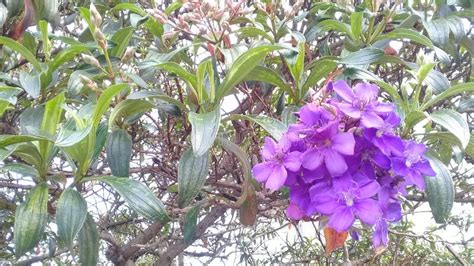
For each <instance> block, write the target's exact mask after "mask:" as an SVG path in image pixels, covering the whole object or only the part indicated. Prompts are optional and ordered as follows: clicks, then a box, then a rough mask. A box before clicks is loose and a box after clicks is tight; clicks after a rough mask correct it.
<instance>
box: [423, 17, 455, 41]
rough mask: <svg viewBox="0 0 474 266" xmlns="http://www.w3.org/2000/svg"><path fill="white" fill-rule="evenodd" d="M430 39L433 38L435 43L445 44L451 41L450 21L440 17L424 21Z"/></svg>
mask: <svg viewBox="0 0 474 266" xmlns="http://www.w3.org/2000/svg"><path fill="white" fill-rule="evenodd" d="M423 24H424V26H425V29H426V31H427V32H428V35H429V36H430V39H431V40H433V42H434V43H435V44H439V45H445V44H447V43H448V41H449V23H448V21H447V20H446V19H445V18H443V17H439V18H437V19H433V20H431V21H424V22H423Z"/></svg>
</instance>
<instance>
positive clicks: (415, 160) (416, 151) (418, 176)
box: [392, 141, 436, 190]
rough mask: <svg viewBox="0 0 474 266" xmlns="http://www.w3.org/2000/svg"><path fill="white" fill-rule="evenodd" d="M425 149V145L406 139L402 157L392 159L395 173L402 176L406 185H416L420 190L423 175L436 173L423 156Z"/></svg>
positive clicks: (423, 186) (423, 187) (422, 187)
mask: <svg viewBox="0 0 474 266" xmlns="http://www.w3.org/2000/svg"><path fill="white" fill-rule="evenodd" d="M425 151H426V146H425V145H423V144H417V143H415V142H414V141H406V142H405V151H404V152H403V157H394V158H393V159H392V165H393V170H394V172H395V174H397V175H399V176H402V177H404V178H405V183H406V185H416V186H417V187H418V188H419V189H422V190H424V189H425V181H424V179H423V176H435V175H436V172H435V171H433V168H431V165H430V162H429V161H428V160H427V159H426V158H425V156H424V154H425Z"/></svg>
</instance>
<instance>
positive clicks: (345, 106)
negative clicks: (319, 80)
mask: <svg viewBox="0 0 474 266" xmlns="http://www.w3.org/2000/svg"><path fill="white" fill-rule="evenodd" d="M337 107H339V110H341V111H342V112H343V113H344V114H346V115H348V116H350V117H352V118H355V119H359V118H360V115H361V113H362V112H361V111H360V110H359V108H356V107H354V106H353V105H352V104H350V103H339V104H338V105H337Z"/></svg>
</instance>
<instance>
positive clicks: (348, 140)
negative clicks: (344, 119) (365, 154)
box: [331, 132, 355, 155]
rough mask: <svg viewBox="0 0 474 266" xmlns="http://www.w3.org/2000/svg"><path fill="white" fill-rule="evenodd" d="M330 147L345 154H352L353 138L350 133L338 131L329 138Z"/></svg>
mask: <svg viewBox="0 0 474 266" xmlns="http://www.w3.org/2000/svg"><path fill="white" fill-rule="evenodd" d="M331 142H332V146H331V148H332V149H333V150H335V151H338V152H339V153H342V154H345V155H354V146H355V140H354V135H353V134H352V133H349V132H346V133H339V134H336V135H335V136H334V137H332V139H331Z"/></svg>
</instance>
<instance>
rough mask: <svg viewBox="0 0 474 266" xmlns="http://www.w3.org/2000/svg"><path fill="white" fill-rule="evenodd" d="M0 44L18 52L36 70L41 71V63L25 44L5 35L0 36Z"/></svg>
mask: <svg viewBox="0 0 474 266" xmlns="http://www.w3.org/2000/svg"><path fill="white" fill-rule="evenodd" d="M0 44H3V45H5V46H7V47H8V48H10V49H12V50H14V51H16V52H18V53H20V54H21V56H23V57H24V58H25V59H26V61H28V62H30V63H31V64H32V65H33V66H34V67H35V69H36V70H37V71H38V72H41V64H40V62H39V61H38V60H37V59H36V56H34V55H33V54H32V53H31V52H30V51H29V50H28V49H27V48H26V47H25V46H23V45H21V44H20V43H19V42H17V41H15V40H12V39H10V38H7V37H3V36H0Z"/></svg>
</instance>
